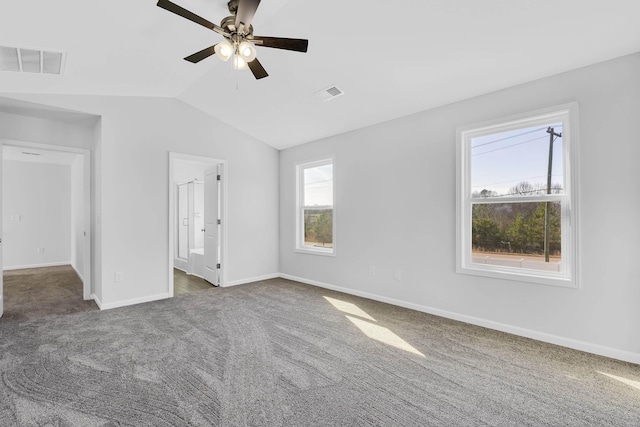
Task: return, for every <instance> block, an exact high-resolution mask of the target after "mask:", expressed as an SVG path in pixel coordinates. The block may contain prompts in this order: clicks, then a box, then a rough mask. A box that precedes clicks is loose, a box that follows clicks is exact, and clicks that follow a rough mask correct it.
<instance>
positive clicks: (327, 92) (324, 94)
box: [316, 86, 344, 102]
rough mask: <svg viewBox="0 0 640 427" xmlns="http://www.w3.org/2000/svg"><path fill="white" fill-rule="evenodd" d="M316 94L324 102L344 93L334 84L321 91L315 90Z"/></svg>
mask: <svg viewBox="0 0 640 427" xmlns="http://www.w3.org/2000/svg"><path fill="white" fill-rule="evenodd" d="M316 95H317V96H318V97H319V98H320V99H322V100H323V101H324V102H327V101H331V100H332V99H334V98H336V97H338V96H340V95H344V92H343V91H342V90H340V89H338V88H337V87H336V86H331V87H328V88H326V89H322V90H321V91H318V92H316Z"/></svg>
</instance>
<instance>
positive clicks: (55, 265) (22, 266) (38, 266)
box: [2, 261, 71, 271]
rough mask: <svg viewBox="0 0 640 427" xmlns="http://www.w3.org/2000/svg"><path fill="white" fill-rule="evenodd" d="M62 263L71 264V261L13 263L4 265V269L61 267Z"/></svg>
mask: <svg viewBox="0 0 640 427" xmlns="http://www.w3.org/2000/svg"><path fill="white" fill-rule="evenodd" d="M61 265H71V261H63V262H45V263H42V264H28V265H11V266H8V267H7V266H3V267H2V270H4V271H9V270H23V269H25V268H40V267H60V266H61Z"/></svg>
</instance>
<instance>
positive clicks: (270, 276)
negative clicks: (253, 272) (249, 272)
mask: <svg viewBox="0 0 640 427" xmlns="http://www.w3.org/2000/svg"><path fill="white" fill-rule="evenodd" d="M278 277H283V276H282V274H280V273H273V274H265V275H264V276H257V277H248V278H246V279H240V280H232V281H230V282H227V283H225V285H224V286H223V287H225V288H228V287H229V286H236V285H244V284H245V283H251V282H259V281H261V280H269V279H277V278H278Z"/></svg>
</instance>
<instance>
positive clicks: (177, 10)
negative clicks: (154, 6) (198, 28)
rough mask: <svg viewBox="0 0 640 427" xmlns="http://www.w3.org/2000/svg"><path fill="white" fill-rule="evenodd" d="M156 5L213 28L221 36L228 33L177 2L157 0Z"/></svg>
mask: <svg viewBox="0 0 640 427" xmlns="http://www.w3.org/2000/svg"><path fill="white" fill-rule="evenodd" d="M158 7H161V8H163V9H165V10H168V11H169V12H173V13H175V14H176V15H179V16H182V17H183V18H186V19H188V20H189V21H192V22H195V23H196V24H200V25H202V26H203V27H206V28H208V29H210V30H213V31H215V32H216V33H218V34H222V35H223V36H224V35H229V33H227V32H226V31H225V30H223V29H222V28H221V27H219V26H218V25H216V24H214V23H213V22H210V21H207V20H206V19H204V18H203V17H201V16H198V15H196V14H195V13H193V12H189V11H188V10H187V9H185V8H183V7H181V6H178V5H177V4H175V3H172V2H170V1H169V0H158Z"/></svg>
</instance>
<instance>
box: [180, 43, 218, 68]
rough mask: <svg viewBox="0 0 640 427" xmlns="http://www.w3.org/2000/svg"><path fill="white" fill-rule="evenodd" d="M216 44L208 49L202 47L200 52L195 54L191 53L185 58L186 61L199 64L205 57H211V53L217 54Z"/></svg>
mask: <svg viewBox="0 0 640 427" xmlns="http://www.w3.org/2000/svg"><path fill="white" fill-rule="evenodd" d="M215 47H216V45H215V44H214V45H213V46H211V47H208V48H206V49H202V50H201V51H200V52H196V53H194V54H193V55H189V56H187V57H186V58H184V59H185V61H189V62H193V63H194V64H197V63H198V62H200V61H202V60H203V59H205V58H208V57H210V56H211V55H213V54H215V53H216V51H215V49H214V48H215Z"/></svg>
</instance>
